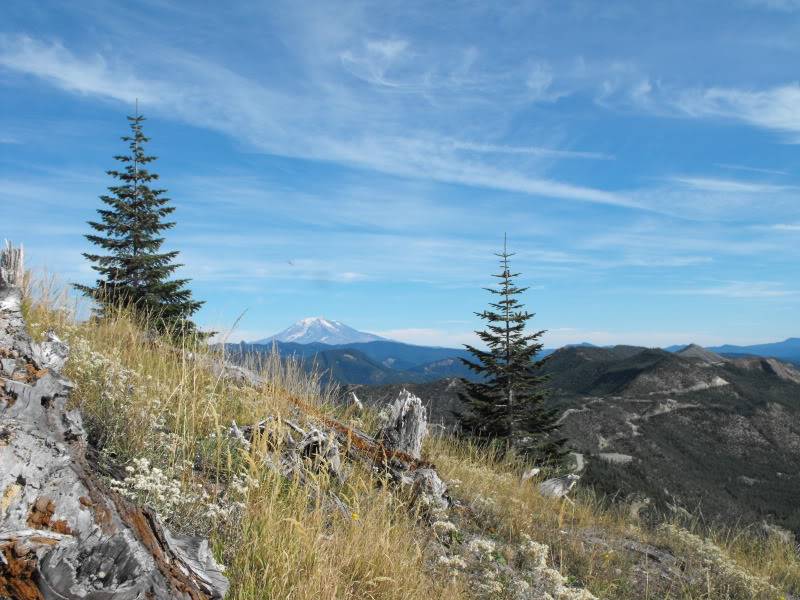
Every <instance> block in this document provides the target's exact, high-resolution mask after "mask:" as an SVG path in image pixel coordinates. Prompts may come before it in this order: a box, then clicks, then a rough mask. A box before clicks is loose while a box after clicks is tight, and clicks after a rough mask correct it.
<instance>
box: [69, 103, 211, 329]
mask: <svg viewBox="0 0 800 600" xmlns="http://www.w3.org/2000/svg"><path fill="white" fill-rule="evenodd" d="M128 121H129V123H130V128H131V134H130V135H127V136H123V137H122V140H123V141H124V142H127V144H128V147H129V149H130V151H129V153H128V154H121V155H118V156H115V157H114V159H115V160H118V161H119V162H120V163H122V165H124V168H123V169H122V170H110V171H107V173H108V175H110V176H111V177H113V178H114V179H116V180H118V182H117V184H116V185H113V186H111V187H109V188H108V190H109V194H107V195H104V196H100V199H101V200H102V201H103V203H104V204H105V205H106V206H107V208H101V209H98V211H97V212H98V213H99V215H100V220H99V221H98V222H94V221H90V222H89V225H90V226H91V227H92V229H94V230H95V231H96V232H97V234H89V235H87V236H86V239H88V240H89V241H90V242H91V243H92V244H94V245H96V246H98V247H99V248H101V249H102V250H104V251H105V253H103V254H90V253H84V256H85V257H86V258H87V259H89V260H90V261H91V262H92V263H94V264H93V265H92V269H94V270H95V271H97V273H99V275H100V277H99V279H98V280H97V282H96V283H95V285H94V286H86V285H76V286H75V287H76V288H77V289H78V290H80V291H81V292H83V294H84V295H86V296H88V297H90V298H93V299H94V300H96V301H97V302H98V304H99V308H98V312H99V313H100V314H103V313H104V312H105V311H106V310H107V309H108V308H109V307H114V306H119V305H126V306H130V307H132V308H133V309H134V310H135V311H136V312H137V313H138V314H139V315H142V316H145V317H147V318H148V320H149V321H150V322H152V323H153V324H154V325H155V327H156V329H157V330H159V331H162V332H163V331H167V330H169V331H174V332H194V331H196V328H195V325H194V324H193V323H192V322H191V321H190V317H191V316H192V315H193V314H194V313H195V312H196V311H197V310H198V309H199V308H200V306H201V305H202V304H203V303H202V302H198V301H196V300H194V299H193V298H192V292H191V290H189V289H187V288H186V284H187V283H188V282H189V280H188V279H171V276H172V274H173V272H174V271H175V270H176V269H177V268H178V267H180V266H181V265H180V264H177V263H175V262H174V261H175V258H176V257H177V256H178V252H177V251H172V252H160V250H161V246H162V244H163V243H164V238H163V237H161V235H160V234H161V232H162V231H164V230H166V229H171V228H172V227H174V225H175V223H174V222H169V221H166V220H165V219H166V218H167V217H168V216H169V215H171V214H172V213H173V211H174V210H175V208H174V207H172V206H169V202H170V200H169V198H166V197H165V196H164V195H163V194H164V193H165V192H166V190H162V189H155V188H152V187H150V186H151V184H152V182H154V181H155V180H157V179H158V175H157V174H156V173H153V172H151V171H150V170H148V165H149V164H150V163H152V162H153V161H154V160H156V157H155V156H148V155H147V154H145V151H144V145H145V143H147V142H148V141H150V138H147V137H145V135H144V133H143V132H142V121H144V117H142V116H140V115H139V114H138V110H137V114H136V116H134V117H128Z"/></svg>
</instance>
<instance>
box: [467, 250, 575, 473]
mask: <svg viewBox="0 0 800 600" xmlns="http://www.w3.org/2000/svg"><path fill="white" fill-rule="evenodd" d="M496 256H498V257H499V258H500V267H501V272H500V273H498V274H496V275H493V277H495V278H497V279H498V280H499V285H498V287H497V288H485V289H486V290H487V291H489V292H491V293H492V294H494V295H495V296H496V297H497V301H496V302H491V303H490V304H489V309H488V310H484V311H483V312H480V313H475V314H476V315H477V316H478V317H480V318H481V319H483V320H484V321H485V322H486V329H484V330H483V331H476V332H475V333H477V334H478V337H479V338H480V339H481V341H482V342H483V343H484V344H485V345H486V347H487V349H486V350H480V349H478V348H475V347H473V346H470V345H466V349H467V350H468V351H469V352H470V353H471V354H472V355H473V356H474V360H467V359H461V360H462V362H463V363H464V364H465V365H466V366H467V367H469V369H470V370H471V371H473V372H474V373H476V374H477V375H479V376H480V380H479V381H469V380H466V379H462V381H461V382H462V385H463V390H464V391H463V392H459V394H458V396H459V399H460V400H461V402H462V405H463V406H464V407H465V409H466V410H465V411H464V412H462V413H461V415H460V422H461V427H462V429H463V430H464V431H465V432H466V433H468V434H470V435H473V436H474V437H476V438H478V439H481V440H484V441H490V440H499V441H502V442H504V444H505V445H506V447H508V448H514V449H516V450H517V451H519V452H521V453H523V454H526V455H528V456H532V457H535V458H537V459H540V460H543V461H546V462H554V463H556V462H559V461H560V460H561V459H562V458H563V457H564V455H565V451H564V449H563V446H564V442H565V440H564V439H559V438H558V437H557V436H556V429H557V421H558V412H557V411H556V410H553V409H549V408H547V407H545V405H544V401H545V398H546V391H545V388H544V385H543V384H544V383H545V381H546V379H547V378H546V377H545V376H543V375H541V374H540V369H541V366H542V365H543V364H544V360H537V359H536V356H537V354H539V352H541V350H542V343H541V342H540V341H539V340H540V338H541V337H542V335H543V334H544V333H545V332H544V331H536V332H534V333H526V332H525V327H526V324H527V322H528V321H529V320H530V319H531V318H533V316H534V315H533V313H529V312H527V311H526V310H525V307H524V305H523V304H522V303H521V302H520V301H519V300H518V299H517V297H518V296H520V294H522V293H523V292H525V291H526V290H527V289H528V288H520V287H517V285H516V283H515V278H516V277H518V276H519V273H512V272H511V270H510V267H509V259H510V258H511V257H512V256H514V255H513V254H512V253H509V252H508V250H507V245H506V244H505V243H504V244H503V252H502V253H499V254H497V255H496Z"/></svg>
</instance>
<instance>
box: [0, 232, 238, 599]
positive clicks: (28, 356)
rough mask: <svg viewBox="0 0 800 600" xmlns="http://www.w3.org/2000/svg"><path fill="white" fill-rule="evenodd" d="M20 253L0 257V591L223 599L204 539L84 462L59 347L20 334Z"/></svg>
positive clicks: (63, 350) (23, 595) (222, 582)
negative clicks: (128, 495)
mask: <svg viewBox="0 0 800 600" xmlns="http://www.w3.org/2000/svg"><path fill="white" fill-rule="evenodd" d="M18 261H21V253H18V254H17V253H14V252H13V251H11V253H9V249H8V247H6V249H5V250H4V251H3V252H0V265H2V274H1V275H0V277H2V282H3V283H2V284H0V355H1V356H2V357H3V359H4V361H3V363H2V373H0V598H20V599H22V600H29V599H43V600H51V599H59V600H64V599H69V600H73V599H74V600H78V599H79V598H80V599H88V600H101V599H102V600H105V599H109V598H115V599H119V600H133V599H137V600H138V599H142V600H144V599H168V598H185V599H192V600H203V599H206V598H222V597H224V595H225V593H226V591H227V588H228V583H227V580H226V579H225V577H224V576H223V575H222V572H221V568H220V566H219V565H218V564H217V563H216V562H215V561H214V559H213V557H212V556H211V553H210V551H209V548H208V543H207V541H206V540H202V539H198V538H194V537H184V536H178V535H173V534H171V533H170V532H169V531H168V530H167V529H166V528H165V527H164V526H163V525H162V524H161V523H160V521H159V519H158V517H157V515H156V514H155V513H154V512H153V511H152V510H150V509H148V508H141V507H137V506H135V505H133V504H132V503H130V502H129V501H128V500H126V499H125V498H123V497H122V496H120V495H119V494H117V493H115V492H113V491H111V490H109V489H108V488H107V487H106V486H105V484H104V483H103V481H102V480H101V478H100V477H99V476H98V475H97V474H96V473H95V472H94V470H93V469H92V467H91V465H90V464H89V462H88V461H87V458H86V451H87V443H86V434H85V431H84V428H83V423H82V419H81V415H80V413H79V412H78V411H75V410H67V401H68V396H69V392H70V389H71V384H70V382H69V381H68V380H66V379H65V378H64V377H63V376H62V375H61V369H62V367H63V365H64V363H65V361H66V359H67V352H68V348H67V346H66V344H64V343H63V342H61V341H60V340H58V339H57V338H55V337H54V336H52V335H50V336H48V338H47V340H46V341H45V342H42V343H34V342H32V341H31V339H30V337H29V336H28V335H27V333H26V332H25V324H24V321H23V318H22V313H21V308H20V300H21V292H20V289H19V287H17V285H18V283H19V282H20V281H21V275H20V273H21V268H22V267H21V264H19V263H18Z"/></svg>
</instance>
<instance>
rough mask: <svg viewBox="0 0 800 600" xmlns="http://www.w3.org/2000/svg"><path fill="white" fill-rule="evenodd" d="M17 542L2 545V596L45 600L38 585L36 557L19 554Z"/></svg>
mask: <svg viewBox="0 0 800 600" xmlns="http://www.w3.org/2000/svg"><path fill="white" fill-rule="evenodd" d="M15 546H16V544H14V543H13V542H12V543H9V544H4V545H2V546H0V554H2V556H3V560H0V598H17V599H19V600H43V598H44V597H43V596H42V593H41V592H40V591H39V587H38V586H37V585H36V582H35V581H34V578H35V576H36V572H37V569H36V566H37V565H36V557H35V556H34V555H32V554H30V553H27V552H23V553H22V555H18V553H17V549H16V548H15Z"/></svg>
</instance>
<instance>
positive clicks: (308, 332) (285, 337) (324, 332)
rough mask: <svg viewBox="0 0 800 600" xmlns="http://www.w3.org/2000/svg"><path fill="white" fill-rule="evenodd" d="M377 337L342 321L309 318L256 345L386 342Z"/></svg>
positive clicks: (259, 341)
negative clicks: (272, 343) (275, 343)
mask: <svg viewBox="0 0 800 600" xmlns="http://www.w3.org/2000/svg"><path fill="white" fill-rule="evenodd" d="M385 339H386V338H382V337H380V336H377V335H373V334H371V333H366V332H364V331H358V330H356V329H353V328H352V327H349V326H347V325H345V324H344V323H342V322H340V321H331V320H329V319H325V318H324V317H308V318H306V319H302V320H300V321H298V322H297V323H295V324H294V325H292V326H291V327H289V328H287V329H284V330H283V331H281V332H280V333H276V334H275V335H273V336H271V337H268V338H265V339H263V340H258V341H257V342H254V343H256V344H269V343H271V342H274V341H278V342H294V343H295V344H312V343H314V342H319V343H321V344H330V345H336V344H353V343H357V342H375V341H379V340H385Z"/></svg>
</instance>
